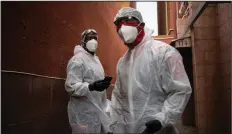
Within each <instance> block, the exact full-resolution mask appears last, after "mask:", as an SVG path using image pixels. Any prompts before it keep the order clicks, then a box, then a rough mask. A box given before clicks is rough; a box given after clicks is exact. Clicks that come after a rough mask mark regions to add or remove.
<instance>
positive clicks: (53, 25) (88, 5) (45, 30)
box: [1, 1, 126, 78]
mask: <svg viewBox="0 0 232 134" xmlns="http://www.w3.org/2000/svg"><path fill="white" fill-rule="evenodd" d="M1 7H2V69H4V70H16V71H21V72H30V73H36V74H42V75H48V76H56V77H62V78H65V77H66V65H67V62H68V60H69V59H70V58H71V56H72V55H73V49H74V46H75V45H77V44H79V41H80V34H81V33H82V32H83V31H84V30H85V29H87V28H94V29H96V30H97V32H98V33H99V50H98V56H99V57H100V60H101V62H102V64H103V66H104V68H105V71H106V73H107V74H109V75H112V76H113V77H114V78H115V70H116V64H117V61H118V59H119V58H120V57H121V56H122V54H123V53H124V52H125V51H126V47H125V46H124V45H123V44H122V42H121V40H120V39H119V37H118V35H117V33H116V30H115V26H114V24H113V18H114V16H115V14H116V13H117V11H118V10H119V9H120V7H121V5H120V2H29V1H28V2H26V1H24V2H2V6H1ZM106 50H107V51H106Z"/></svg>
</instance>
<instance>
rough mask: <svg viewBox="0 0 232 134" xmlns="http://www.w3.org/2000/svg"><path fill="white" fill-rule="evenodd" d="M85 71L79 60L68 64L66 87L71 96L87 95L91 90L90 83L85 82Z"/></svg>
mask: <svg viewBox="0 0 232 134" xmlns="http://www.w3.org/2000/svg"><path fill="white" fill-rule="evenodd" d="M83 71H84V69H83V65H82V64H81V63H80V62H79V61H77V60H75V61H71V62H70V63H69V64H68V67H67V79H66V81H65V89H66V91H67V92H68V93H69V94H70V95H71V96H77V97H80V96H86V95H87V93H88V92H90V91H89V88H88V86H89V84H88V83H87V82H83Z"/></svg>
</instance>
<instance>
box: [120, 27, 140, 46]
mask: <svg viewBox="0 0 232 134" xmlns="http://www.w3.org/2000/svg"><path fill="white" fill-rule="evenodd" d="M118 34H119V36H120V37H121V38H122V40H123V41H124V42H125V43H133V42H134V41H135V39H136V37H137V35H138V30H137V27H134V26H125V25H122V27H121V28H120V29H119V31H118Z"/></svg>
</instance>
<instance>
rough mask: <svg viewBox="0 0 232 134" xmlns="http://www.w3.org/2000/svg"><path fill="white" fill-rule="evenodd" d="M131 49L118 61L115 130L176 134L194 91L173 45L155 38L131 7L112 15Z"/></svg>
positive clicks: (112, 115) (113, 99) (111, 126)
mask: <svg viewBox="0 0 232 134" xmlns="http://www.w3.org/2000/svg"><path fill="white" fill-rule="evenodd" d="M114 24H115V25H116V28H117V32H118V34H119V36H120V38H121V39H122V40H123V41H124V44H125V45H126V46H128V48H129V50H128V51H127V52H126V53H125V54H124V55H123V56H122V57H121V58H120V59H119V61H118V64H117V78H116V83H115V88H114V89H113V92H112V99H111V113H110V116H111V120H112V123H111V125H110V129H111V130H112V131H113V133H142V134H176V133H178V131H177V129H176V128H175V127H174V126H173V125H172V124H173V123H174V122H175V121H177V120H178V119H179V118H180V117H181V115H182V113H183V111H184V109H185V107H186V105H187V103H188V100H189V98H190V95H191V93H192V89H191V86H190V82H189V79H188V77H187V74H186V72H185V69H184V66H183V62H182V57H181V55H180V54H179V52H178V51H177V50H176V49H175V48H173V47H172V46H170V45H168V44H166V43H164V42H161V41H157V40H154V39H153V38H152V37H151V35H152V33H153V31H151V30H150V29H148V28H146V27H145V23H144V22H143V18H142V16H141V13H140V12H139V11H138V10H136V9H134V8H130V7H124V8H122V9H120V10H119V11H118V13H117V14H116V16H115V18H114Z"/></svg>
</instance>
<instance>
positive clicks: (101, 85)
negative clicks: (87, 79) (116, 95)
mask: <svg viewBox="0 0 232 134" xmlns="http://www.w3.org/2000/svg"><path fill="white" fill-rule="evenodd" d="M109 86H110V82H109V81H106V80H99V81H95V82H94V83H92V84H89V90H90V91H93V90H95V91H100V92H101V91H104V90H105V89H107V88H108V87H109Z"/></svg>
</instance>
